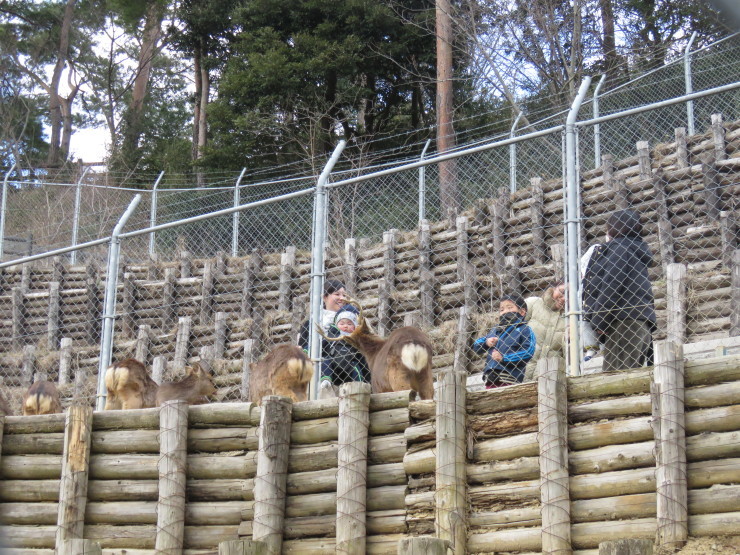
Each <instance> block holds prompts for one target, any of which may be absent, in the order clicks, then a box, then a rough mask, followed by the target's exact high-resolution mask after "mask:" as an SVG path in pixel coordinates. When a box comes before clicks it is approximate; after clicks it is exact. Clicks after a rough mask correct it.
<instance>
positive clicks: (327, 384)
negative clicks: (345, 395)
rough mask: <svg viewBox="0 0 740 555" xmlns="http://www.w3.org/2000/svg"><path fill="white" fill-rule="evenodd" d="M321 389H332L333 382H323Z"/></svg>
mask: <svg viewBox="0 0 740 555" xmlns="http://www.w3.org/2000/svg"><path fill="white" fill-rule="evenodd" d="M320 387H321V389H331V380H321V385H320Z"/></svg>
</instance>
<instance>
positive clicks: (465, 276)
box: [455, 216, 478, 311]
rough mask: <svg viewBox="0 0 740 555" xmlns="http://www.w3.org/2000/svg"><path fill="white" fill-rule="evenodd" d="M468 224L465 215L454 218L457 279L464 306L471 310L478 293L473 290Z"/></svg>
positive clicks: (472, 266) (473, 307) (473, 279)
mask: <svg viewBox="0 0 740 555" xmlns="http://www.w3.org/2000/svg"><path fill="white" fill-rule="evenodd" d="M468 226H469V220H468V217H467V216H458V217H457V219H456V220H455V227H456V238H455V242H456V253H457V256H456V260H457V280H458V281H460V282H462V284H463V297H464V299H465V306H467V307H468V309H469V310H471V311H472V310H475V306H476V304H477V303H478V295H477V293H476V290H475V284H476V279H475V265H474V264H472V263H471V262H470V237H469V234H468Z"/></svg>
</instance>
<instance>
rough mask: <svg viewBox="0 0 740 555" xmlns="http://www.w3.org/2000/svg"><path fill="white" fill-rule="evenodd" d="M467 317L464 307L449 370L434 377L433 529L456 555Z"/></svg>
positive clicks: (460, 540) (462, 491)
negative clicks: (434, 487)
mask: <svg viewBox="0 0 740 555" xmlns="http://www.w3.org/2000/svg"><path fill="white" fill-rule="evenodd" d="M468 314H469V312H468V310H467V309H466V308H465V307H463V308H461V309H460V318H459V321H458V337H457V342H456V343H457V347H458V348H456V349H455V361H454V364H453V368H452V370H447V371H445V372H442V373H441V374H440V375H439V376H438V377H437V384H438V389H437V404H436V417H437V430H436V432H437V435H436V448H437V464H436V480H435V482H436V492H435V519H434V527H435V531H436V536H437V537H438V538H440V539H443V540H448V541H449V542H450V544H451V547H452V550H453V551H454V552H455V553H456V554H458V555H463V554H464V553H465V552H466V548H467V526H466V520H467V497H466V488H465V486H466V482H467V478H466V470H465V463H466V453H467V447H466V445H467V434H466V429H465V402H466V401H465V392H466V382H467V377H468V372H467V369H466V367H467V363H466V359H467V357H466V355H465V353H466V349H461V348H459V347H460V345H461V344H463V343H467V341H465V338H466V336H467V334H466V333H465V330H467V329H468V327H469V325H468V320H469V316H468Z"/></svg>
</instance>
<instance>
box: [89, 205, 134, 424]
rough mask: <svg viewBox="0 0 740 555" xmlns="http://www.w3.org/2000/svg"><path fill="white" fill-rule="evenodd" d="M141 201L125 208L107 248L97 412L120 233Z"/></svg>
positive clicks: (109, 336) (102, 404)
mask: <svg viewBox="0 0 740 555" xmlns="http://www.w3.org/2000/svg"><path fill="white" fill-rule="evenodd" d="M140 201H141V195H136V196H135V197H134V198H133V199H132V200H131V203H130V204H129V205H128V208H126V211H125V212H124V213H123V215H122V216H121V219H120V220H118V223H117V224H116V227H115V228H114V229H113V233H112V234H111V238H110V246H109V247H108V270H107V274H106V276H105V297H104V300H103V329H102V333H101V340H100V362H99V364H98V392H97V396H96V399H95V407H96V409H97V410H103V408H104V407H105V398H106V396H107V395H106V391H105V369H106V368H108V366H109V365H110V363H111V354H112V351H113V331H114V328H115V326H114V324H115V317H116V287H117V285H118V261H119V254H120V251H121V238H120V235H121V231H122V230H123V226H124V225H126V222H127V221H128V219H129V218H130V217H131V214H133V212H134V210H135V209H136V206H137V205H138V204H139V202H140Z"/></svg>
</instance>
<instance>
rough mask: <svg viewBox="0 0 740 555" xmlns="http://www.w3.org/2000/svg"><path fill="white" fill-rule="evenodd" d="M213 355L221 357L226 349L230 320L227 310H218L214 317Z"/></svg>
mask: <svg viewBox="0 0 740 555" xmlns="http://www.w3.org/2000/svg"><path fill="white" fill-rule="evenodd" d="M213 331H214V333H213V356H214V358H221V357H222V356H224V352H225V351H226V339H227V335H228V320H227V314H226V312H216V316H215V318H214V319H213Z"/></svg>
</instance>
